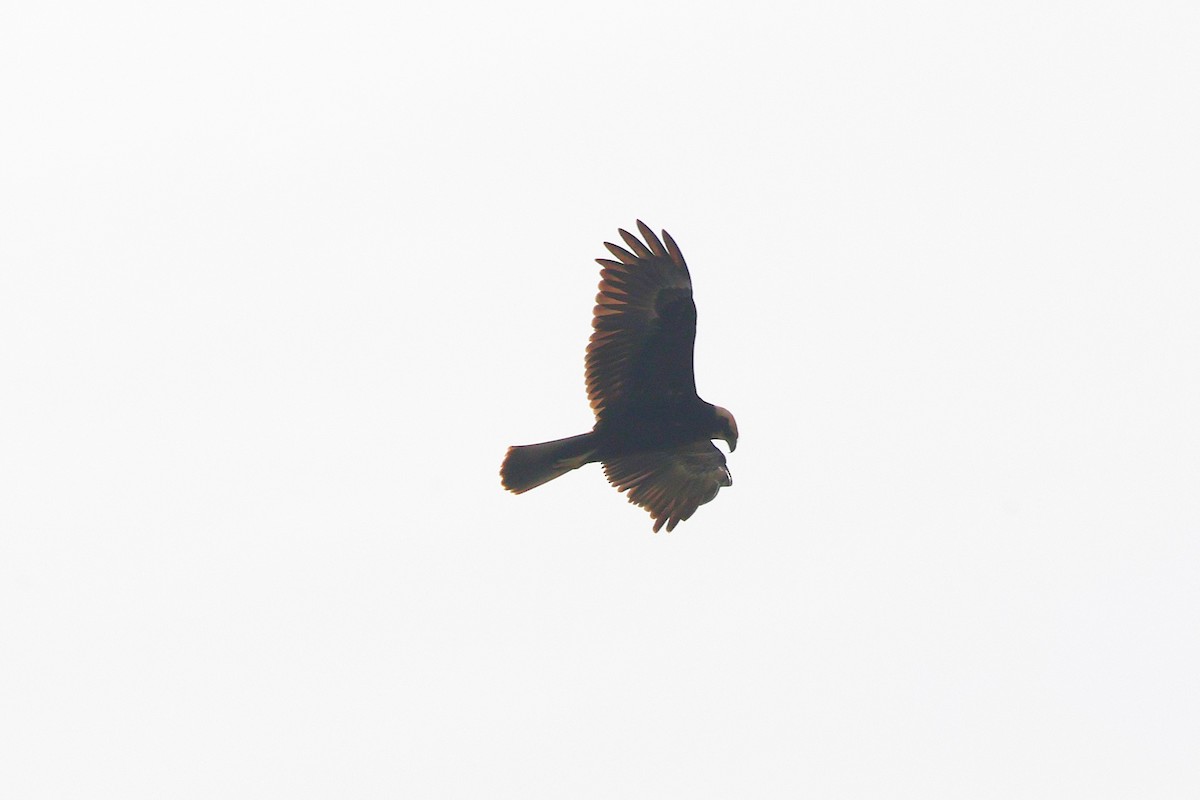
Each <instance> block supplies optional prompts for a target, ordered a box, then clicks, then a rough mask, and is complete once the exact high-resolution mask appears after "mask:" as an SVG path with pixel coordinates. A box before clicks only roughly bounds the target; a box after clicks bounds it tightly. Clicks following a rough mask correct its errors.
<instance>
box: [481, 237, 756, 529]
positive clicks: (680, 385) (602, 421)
mask: <svg viewBox="0 0 1200 800" xmlns="http://www.w3.org/2000/svg"><path fill="white" fill-rule="evenodd" d="M637 227H638V232H639V233H641V235H642V238H641V239H638V238H637V237H636V236H634V235H633V234H631V233H629V232H628V231H625V230H621V231H619V232H620V234H621V239H622V240H624V242H625V245H626V247H628V248H629V249H628V250H626V249H625V248H624V247H620V246H619V245H615V244H612V243H611V242H605V243H604V246H605V247H607V248H608V251H609V252H610V253H611V254H612V255H613V257H614V258H615V259H616V260H613V259H608V258H598V259H596V262H597V263H598V264H600V266H601V268H602V269H601V270H600V292H599V294H597V295H596V308H595V309H594V311H593V312H592V329H593V330H592V337H591V340H590V341H589V343H588V347H587V359H586V377H587V393H588V400H590V401H591V404H592V411H593V412H595V415H596V425H595V427H593V428H592V430H591V432H589V433H582V434H580V435H578V436H571V437H568V438H566V439H556V440H554V441H552V442H542V443H541V444H528V445H520V446H515V447H510V448H508V453H507V454H506V455H505V456H504V463H503V464H502V465H501V467H500V481H501V483H502V484H503V486H504V488H505V489H508V490H509V491H510V492H514V493H516V494H520V493H522V492H527V491H529V490H530V489H533V488H534V487H536V486H541V485H542V484H543V483H546V482H547V481H552V480H554V479H555V478H557V477H559V476H560V475H564V474H566V473H567V472H570V471H571V470H573V469H578V468H579V467H582V466H583V465H584V464H590V463H592V462H594V461H599V462H601V463H603V465H604V474H605V476H606V477H607V478H608V481H609V483H611V484H612V485H613V486H615V487H616V488H617V490H618V491H621V492H624V491H628V492H629V495H628V496H629V502H631V503H634V504H636V505H639V506H641V507H642V508H644V509H646V510H647V511H648V512H650V516H651V517H652V518H653V519H654V531H655V532H656V533H657V532H658V531H659V530H660V529H661V528H662V527H663V526H664V525H666V527H667V530H668V531H670V530H673V529H674V528H675V526H676V525H678V524H679V523H680V521H682V520H685V519H688V518H690V517H691V516H692V514H694V513H695V512H696V509H697V508H699V507H700V506H702V505H704V504H705V503H707V502H708V501H710V500H712V499H713V498H714V497H716V496H717V492H718V491H720V489H721V487H722V486H731V485H732V484H733V476H732V475H730V473H729V469H728V468H727V467H726V466H725V454H724V453H722V452H721V451H720V450H718V449H717V448H716V446H714V445H713V443H712V442H713V440H714V439H724V440H725V443H726V445H728V447H729V452H731V453H732V452H733V451H734V450H735V449H737V439H738V430H737V423H736V422H735V421H734V419H733V415H732V414H730V413H729V412H728V411H726V410H725V409H723V408H721V407H720V406H714V405H713V404H712V403H706V402H705V401H703V400H701V399H700V397H699V395H697V394H696V378H695V375H694V374H693V370H692V350H693V346H694V344H695V341H696V304H695V303H694V302H693V301H692V279H691V276H690V275H689V274H688V268H687V264H686V263H685V262H684V260H683V253H682V252H680V250H679V245H677V244H675V240H674V239H672V238H671V235H670V234H669V233H667V232H666V231H663V233H662V240H659V238H658V237H657V236H655V235H654V231H652V230H650V228H649V227H648V226H647V225H646V224H645V223H644V222H642V221H641V220H638V223H637Z"/></svg>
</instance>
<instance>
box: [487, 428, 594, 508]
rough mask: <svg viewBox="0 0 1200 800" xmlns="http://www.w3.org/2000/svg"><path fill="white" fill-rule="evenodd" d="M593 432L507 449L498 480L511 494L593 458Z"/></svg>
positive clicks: (563, 473)
mask: <svg viewBox="0 0 1200 800" xmlns="http://www.w3.org/2000/svg"><path fill="white" fill-rule="evenodd" d="M595 453H596V446H595V434H592V433H581V434H580V435H578V436H571V437H568V438H566V439H555V440H554V441H552V442H542V443H541V444H526V445H517V446H514V447H510V448H508V453H507V454H506V455H505V456H504V463H503V464H501V465H500V483H502V484H503V485H504V488H505V489H508V490H509V491H510V492H513V493H515V494H520V493H521V492H527V491H529V490H530V489H533V488H534V487H537V486H541V485H542V484H543V483H546V482H547V481H552V480H554V479H555V478H557V477H558V476H560V475H565V474H566V473H568V472H570V471H571V470H573V469H578V468H579V467H582V466H583V465H584V464H587V463H588V462H589V461H595V460H596V459H595V457H594V456H595Z"/></svg>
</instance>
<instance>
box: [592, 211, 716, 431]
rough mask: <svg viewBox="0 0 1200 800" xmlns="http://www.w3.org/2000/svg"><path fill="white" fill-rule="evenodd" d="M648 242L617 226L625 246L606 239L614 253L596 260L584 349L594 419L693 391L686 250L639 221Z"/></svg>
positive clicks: (693, 319)
mask: <svg viewBox="0 0 1200 800" xmlns="http://www.w3.org/2000/svg"><path fill="white" fill-rule="evenodd" d="M637 226H638V230H639V231H640V232H641V234H642V238H643V239H644V240H645V243H643V242H642V241H639V240H638V239H637V238H636V237H635V236H633V234H631V233H629V232H628V231H625V230H621V231H620V234H621V239H622V240H623V241H624V242H625V244H626V245H628V246H629V248H630V249H629V250H626V249H624V248H622V247H620V246H618V245H615V244H612V243H611V242H605V247H606V248H608V251H609V253H611V254H612V255H613V256H614V257H615V258H616V259H618V260H613V259H611V258H598V259H596V263H598V264H599V265H600V266H601V270H600V286H599V290H598V292H597V294H596V306H595V309H594V311H593V313H592V329H593V332H592V337H591V340H590V341H589V343H588V347H587V369H586V375H587V392H588V400H589V402H590V403H591V406H592V410H593V411H594V412H595V414H596V419H597V420H599V419H602V418H603V417H604V415H605V412H606V410H612V409H617V408H620V407H623V406H628V405H630V404H636V403H639V402H659V401H667V400H678V399H686V398H688V397H693V396H695V394H696V379H695V375H694V372H693V369H692V353H693V348H694V345H695V339H696V305H695V303H694V302H693V300H692V279H691V276H690V275H689V274H688V269H687V263H686V262H685V261H684V259H683V253H682V251H680V249H679V246H678V245H677V244H675V240H674V239H672V238H671V236H670V234H668V233H667V232H666V231H663V239H665V240H666V242H667V244H666V245H664V244H663V242H662V241H660V240H659V238H658V237H657V236H656V235H655V234H654V231H652V230H650V228H649V227H648V226H647V225H646V224H645V223H644V222H642V221H641V220H638V223H637Z"/></svg>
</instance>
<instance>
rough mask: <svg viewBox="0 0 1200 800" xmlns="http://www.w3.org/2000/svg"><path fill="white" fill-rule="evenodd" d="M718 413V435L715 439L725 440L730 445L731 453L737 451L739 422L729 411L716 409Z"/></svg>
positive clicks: (718, 407)
mask: <svg viewBox="0 0 1200 800" xmlns="http://www.w3.org/2000/svg"><path fill="white" fill-rule="evenodd" d="M716 411H717V435H716V436H714V437H713V438H714V439H724V440H725V444H727V445H729V452H731V453H732V452H733V451H734V450H737V439H738V434H737V420H735V419H734V418H733V414H730V413H729V410H728V409H724V408H721V407H720V406H717V407H716Z"/></svg>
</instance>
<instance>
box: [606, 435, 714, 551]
mask: <svg viewBox="0 0 1200 800" xmlns="http://www.w3.org/2000/svg"><path fill="white" fill-rule="evenodd" d="M604 474H605V476H606V477H607V478H608V481H609V483H611V484H612V485H613V486H615V487H616V488H617V490H618V491H622V492H624V491H628V492H629V502H631V503H633V504H634V505H638V506H641V507H642V508H644V509H646V510H647V511H649V512H650V516H651V517H652V518H653V519H654V532H655V533H657V532H658V531H659V530H660V529H661V528H662V527H663V525H666V527H667V531H668V532H669V531H672V530H674V529H675V526H676V525H678V524H679V523H680V522H682V521H683V520H686V519H688V518H690V517H691V516H692V514H694V513H696V509H698V508H699V507H700V506H702V505H704V504H705V503H707V502H709V501H710V500H712V499H713V498H714V497H716V496H717V492H719V491H720V490H721V487H722V486H732V485H733V476H732V475H731V474H730V473H729V468H728V467H726V466H725V454H724V453H722V452H721V451H720V450H718V449H717V448H716V447H715V446H714V445H713V443H712V442H709V441H707V440H703V441H699V442H689V443H687V444H683V445H680V446H678V447H674V448H671V449H669V450H652V451H646V452H642V453H635V454H633V455H628V456H622V457H620V458H614V459H610V460H608V461H605V462H604Z"/></svg>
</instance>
